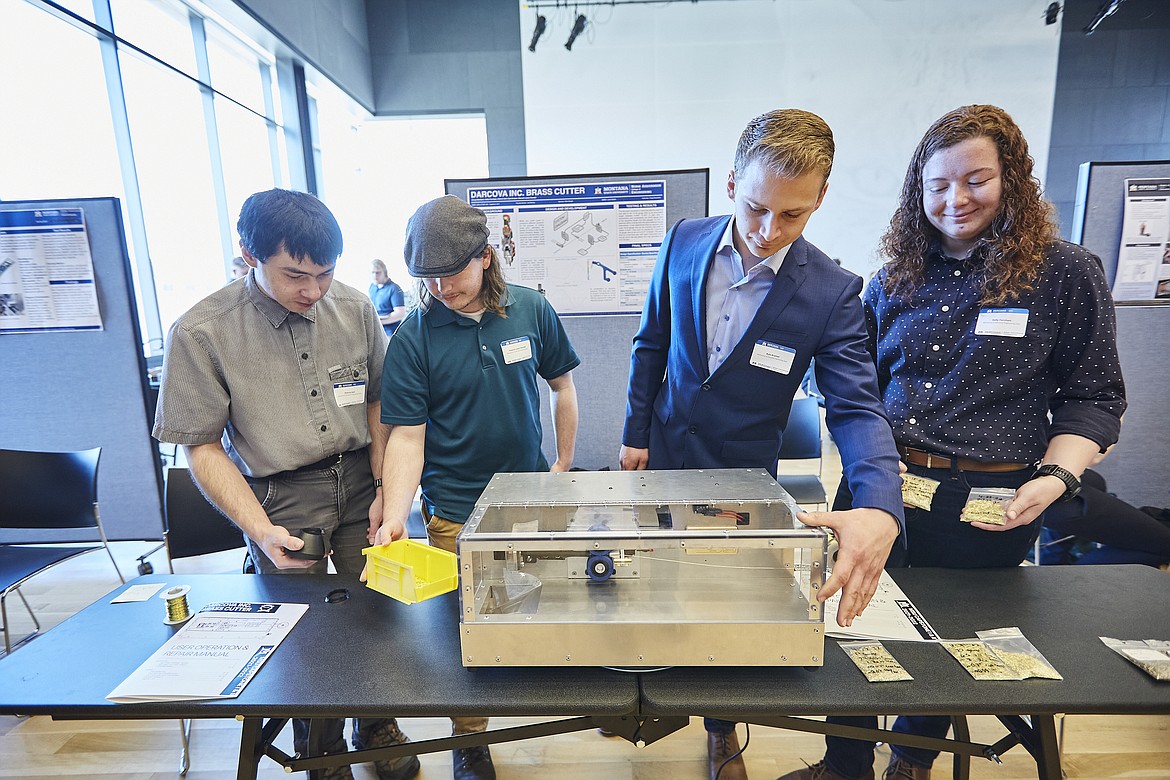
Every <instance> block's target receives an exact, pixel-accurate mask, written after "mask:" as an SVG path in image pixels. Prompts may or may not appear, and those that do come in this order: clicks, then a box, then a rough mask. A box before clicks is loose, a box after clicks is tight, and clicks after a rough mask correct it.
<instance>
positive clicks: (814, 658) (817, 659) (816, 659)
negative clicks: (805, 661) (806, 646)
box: [812, 655, 820, 661]
mask: <svg viewBox="0 0 1170 780" xmlns="http://www.w3.org/2000/svg"><path fill="white" fill-rule="evenodd" d="M812 659H813V660H814V661H819V660H820V659H819V658H817V657H816V656H815V655H814V656H813V657H812Z"/></svg>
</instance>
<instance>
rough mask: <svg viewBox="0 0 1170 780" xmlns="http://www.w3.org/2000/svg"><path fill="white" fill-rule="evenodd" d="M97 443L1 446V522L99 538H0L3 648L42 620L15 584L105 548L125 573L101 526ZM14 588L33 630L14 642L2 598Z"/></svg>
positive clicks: (38, 626) (7, 526) (18, 527)
mask: <svg viewBox="0 0 1170 780" xmlns="http://www.w3.org/2000/svg"><path fill="white" fill-rule="evenodd" d="M100 456H101V448H100V447H96V448H94V449H92V450H83V451H80V452H31V451H26V450H4V449H0V528H5V529H13V530H22V531H28V530H45V529H66V528H76V529H79V530H80V529H86V530H96V532H97V536H98V540H97V541H94V542H92V543H89V544H85V545H84V546H77V545H68V546H66V545H51V546H43V545H36V544H9V543H5V544H0V622H2V623H3V626H2V628H3V630H4V654H5V655H7V654H8V653H11V652H12V650H13V649H15V648H17V647H20V646H21V645H23V644H24V643H25V642H28V641H29V640H30V639H32V638H33V637H35V636H36V635H37V634H39V633H40V630H41V624H40V621H38V620H37V616H36V614H34V613H33V611H32V607H30V606H29V603H28V600H27V599H26V598H25V597H24V594H23V593H21V592H20V586H21V585H23V584H24V583H25V582H27V581H28V580H29V579H31V578H32V577H34V576H35V575H37V574H40V573H41V572H43V571H45V570H47V569H51V568H52V567H54V566H56V565H57V564H59V563H62V562H64V561H67V560H69V559H70V558H75V557H77V556H78V555H82V554H84V553H87V552H92V551H94V550H101V549H104V550H105V551H106V554H107V555H109V556H110V563H112V564H113V565H114V571H115V572H117V574H118V579H119V580H120V581H122V582H125V581H126V578H125V577H123V576H122V572H121V571H120V570H119V569H118V564H117V562H116V561H114V554H113V553H112V552H110V546H109V543H108V542H107V541H106V532H105V529H104V528H102V521H101V516H100V514H99V512H98V501H97V471H98V460H99V458H100ZM10 593H16V594H17V595H18V596H20V600H21V601H22V602H24V608H25V609H26V610H28V614H29V617H31V618H32V621H33V631H32V633H30V634H28V635H26V636H24V637H22V638H21V639H20V640H18V641H16V642H13V641H12V637H11V636H10V631H9V625H10V624H9V621H8V607H7V600H8V595H9V594H10Z"/></svg>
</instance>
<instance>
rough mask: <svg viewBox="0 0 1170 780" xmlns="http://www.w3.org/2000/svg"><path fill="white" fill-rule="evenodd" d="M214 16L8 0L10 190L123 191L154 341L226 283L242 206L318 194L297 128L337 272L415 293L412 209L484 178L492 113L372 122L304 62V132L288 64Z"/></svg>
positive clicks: (64, 194)
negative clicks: (327, 222) (332, 227)
mask: <svg viewBox="0 0 1170 780" xmlns="http://www.w3.org/2000/svg"><path fill="white" fill-rule="evenodd" d="M214 13H215V12H213V11H209V10H207V8H206V7H205V6H204V5H202V4H201V3H198V2H195V1H194V0H192V2H189V3H188V2H185V0H55V2H54V5H49V4H48V3H47V2H46V1H45V0H0V72H2V73H4V74H6V75H5V77H4V78H2V79H0V105H2V106H4V119H3V120H2V121H0V149H3V150H4V151H3V153H2V154H0V199H6V200H13V199H41V198H79V197H91V196H93V197H108V196H114V197H118V198H120V199H121V201H122V205H123V212H124V215H125V220H126V227H127V230H126V232H127V238H128V242H127V243H128V245H129V247H130V252H131V260H132V262H133V263H134V266H135V283H136V284H137V285H138V299H139V305H140V308H141V317H140V319H141V321H142V324H143V334H144V337H145V338H147V339H148V341H149V350H150V351H151V352H158V351H159V350H160V349H161V348H162V337H163V336H164V334H165V333H166V332H167V330H168V329H169V328H170V326H171V324H172V323H173V322H174V320H175V319H176V318H177V317H178V316H179V315H181V314H182V313H183V312H184V311H186V310H187V309H188V308H189V307H190V306H192V305H193V304H195V303H196V302H197V301H199V300H200V299H201V298H203V297H204V296H206V295H207V294H209V293H211V292H212V291H214V290H216V289H218V288H219V287H220V286H221V285H223V284H224V283H225V282H226V281H227V277H228V274H227V270H226V268H227V264H228V263H229V261H230V258H231V257H233V256H234V255H235V254H237V253H238V247H237V244H238V236H237V235H236V232H235V223H236V219H237V217H238V215H239V211H240V207H241V205H242V204H243V202H244V199H245V198H247V196H248V195H250V194H252V193H254V192H257V191H260V190H266V189H270V188H272V187H274V186H276V187H288V188H293V189H302V190H303V189H306V187H307V178H308V177H307V176H306V173H305V171H304V167H303V165H302V164H301V161H302V160H303V153H302V151H301V146H300V145H301V143H302V141H301V139H302V138H309V139H311V143H312V148H313V157H314V158H315V161H314V164H313V173H314V174H315V181H316V184H317V190H318V192H319V193H320V195H321V197H322V199H323V200H324V201H325V202H326V203H327V204H328V205H329V206H330V207H331V208H332V209H333V211H334V212H335V213H336V214H337V217H338V220H339V222H340V223H341V226H342V229H343V231H344V233H345V247H346V252H345V256H344V258H343V261H342V262H341V263H340V264H339V267H338V277H339V278H340V279H342V281H344V282H347V283H349V284H351V285H353V286H355V287H357V288H359V289H361V290H365V289H366V288H367V286H368V284H369V263H370V260H372V259H373V258H375V257H378V258H382V259H383V260H385V262H386V264H387V265H388V266H389V268H390V271H391V274H392V275H393V276H394V277H395V278H396V279H398V280H399V281H400V283H401V284H403V286H404V287H405V288H408V289H409V288H410V286H411V285H410V284H409V281H408V279H406V273H405V267H404V263H403V260H402V240H403V234H404V232H405V227H406V220H407V218H408V217H409V216H410V214H411V213H412V212H413V211H414V210H415V208H417V207H418V205H419V204H421V203H422V202H424V201H426V200H428V199H430V198H433V197H436V196H438V195H441V194H442V192H443V179H444V178H445V177H456V178H473V177H481V176H486V175H487V171H488V168H487V141H486V132H485V127H484V120H483V117H482V116H479V115H461V116H455V117H422V118H402V119H398V118H395V119H375V118H373V117H371V116H370V115H369V114H368V113H367V112H366V111H365V110H364V109H362V108H361V107H359V106H358V105H357V104H356V103H355V102H354V101H353V100H352V99H350V98H349V97H348V96H347V95H345V94H344V93H343V92H342V91H341V90H339V89H337V88H336V87H334V86H333V85H332V84H330V83H329V82H328V80H326V79H325V78H324V77H322V76H321V75H320V74H317V73H316V72H314V71H313V70H312V69H311V67H309V66H307V65H304V66H303V69H304V71H305V73H306V80H307V82H308V89H309V90H310V91H309V93H308V95H306V97H307V99H308V101H309V106H310V111H309V116H308V121H309V127H307V128H302V127H300V126H299V123H300V116H299V114H298V112H297V110H296V106H295V104H291V103H286V104H282V98H283V100H285V101H289V100H290V98H291V99H294V100H295V95H296V89H297V87H296V84H295V82H296V78H295V75H294V74H295V72H296V70H297V69H296V68H294V62H293V60H292V59H290V58H288V57H279V58H278V56H277V54H276V53H275V51H274V50H270V49H269V48H266V47H264V46H261V45H259V44H258V43H257V42H256V39H262V40H271V36H268V35H267V34H265V33H264V32H263V31H261V30H252V34H253V35H252V37H249V35H248V34H246V33H245V32H243V31H241V30H238V29H235V28H234V27H233V26H232V25H233V24H244V25H245V26H246V25H247V23H248V22H247V21H246V20H244V21H242V20H241V19H240V18H236V17H233V20H234V21H229V20H228V19H227V18H225V17H219V16H215V15H214ZM249 29H250V28H249ZM273 45H275V44H273ZM290 156H291V159H290Z"/></svg>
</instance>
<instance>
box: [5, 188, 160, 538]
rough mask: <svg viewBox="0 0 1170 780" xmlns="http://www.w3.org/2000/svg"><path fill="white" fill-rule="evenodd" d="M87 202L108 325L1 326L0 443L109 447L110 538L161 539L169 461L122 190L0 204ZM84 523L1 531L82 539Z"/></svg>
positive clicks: (101, 479) (104, 488)
mask: <svg viewBox="0 0 1170 780" xmlns="http://www.w3.org/2000/svg"><path fill="white" fill-rule="evenodd" d="M37 209H41V210H46V211H50V210H56V211H60V210H68V209H80V210H81V212H82V214H83V215H84V223H85V235H86V238H87V240H88V243H89V253H90V257H91V259H92V270H93V280H92V285H91V286H92V287H93V288H95V291H96V295H97V308H98V313H99V315H100V320H101V327H100V328H80V329H72V328H63V329H59V330H57V329H40V330H36V331H34V332H2V331H0V353H2V354H3V361H4V369H5V370H4V372H3V373H2V374H0V398H2V399H3V403H2V404H0V447H4V448H7V449H26V450H46V451H47V450H62V451H63V450H84V449H90V448H92V447H101V448H102V453H101V461H100V463H99V466H98V503H99V505H100V507H101V518H102V524H103V525H104V526H105V529H106V534H107V536H108V537H109V539H110V540H111V541H114V540H130V539H161V538H162V531H163V518H162V466H161V461H160V460H159V453H158V447H157V445H156V444H155V442H154V440H153V439H152V438H151V436H150V422H151V421H150V420H149V416H148V408H149V383H148V380H147V376H146V362H145V359H144V357H143V349H142V333H141V330H140V328H139V323H138V311H137V305H136V302H135V295H134V284H133V277H132V274H131V268H130V259H129V255H128V253H127V250H126V237H125V233H124V231H123V226H122V209H121V205H120V204H119V202H118V200H117V199H116V198H84V199H78V200H44V201H3V202H0V211H29V210H37ZM79 533H85V532H84V531H80V532H79V531H78V530H75V529H69V530H65V531H48V530H46V531H39V532H37V533H36V535H35V537H34V536H29V535H28V534H27V532H25V533H24V535H19V534H17V533H16V532H8V531H5V532H3V534H4V535H3V536H2V537H0V539H2V540H3V541H8V542H56V541H81V540H89V539H90V538H96V532H94V535H93V536H92V537H90V536H79V535H78V534H79Z"/></svg>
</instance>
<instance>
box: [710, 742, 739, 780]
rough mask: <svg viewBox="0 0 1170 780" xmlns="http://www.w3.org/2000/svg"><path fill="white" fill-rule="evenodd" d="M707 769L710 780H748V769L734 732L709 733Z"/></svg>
mask: <svg viewBox="0 0 1170 780" xmlns="http://www.w3.org/2000/svg"><path fill="white" fill-rule="evenodd" d="M733 756H734V758H733ZM707 768H708V770H709V780H747V767H745V766H744V765H743V756H742V755H740V749H739V737H737V736H736V735H735V732H734V731H729V732H727V733H726V734H716V733H715V732H713V731H708V732H707Z"/></svg>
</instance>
